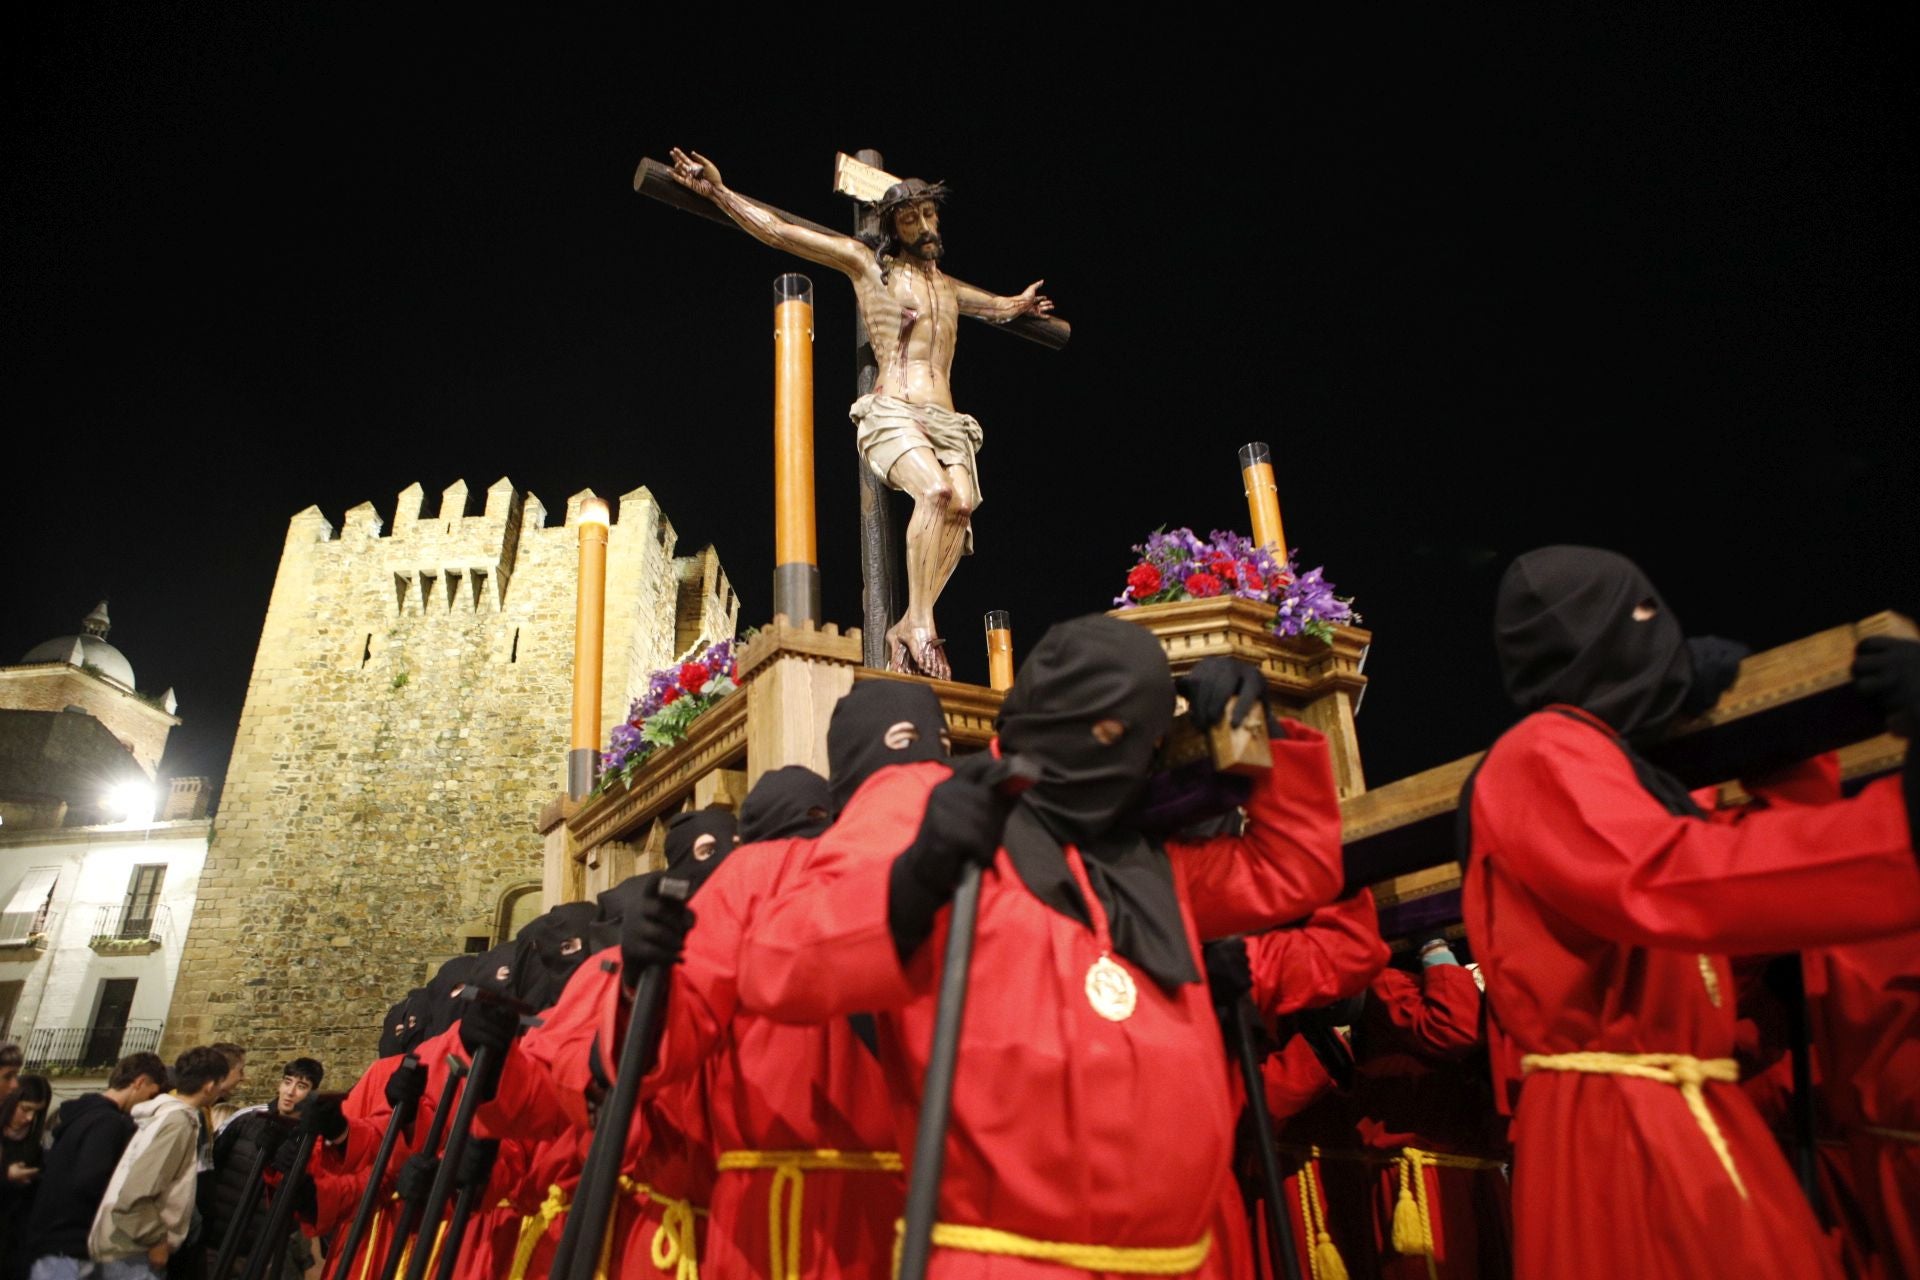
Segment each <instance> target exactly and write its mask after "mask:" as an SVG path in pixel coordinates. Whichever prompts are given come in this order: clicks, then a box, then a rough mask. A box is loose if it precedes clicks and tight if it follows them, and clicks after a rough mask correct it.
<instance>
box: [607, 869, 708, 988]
mask: <svg viewBox="0 0 1920 1280" xmlns="http://www.w3.org/2000/svg"><path fill="white" fill-rule="evenodd" d="M693 923H694V915H693V910H692V908H690V907H688V906H687V904H686V903H684V902H676V901H675V900H674V899H672V898H663V897H661V896H660V881H659V880H658V879H655V880H652V881H650V882H649V883H648V884H647V887H646V890H645V892H643V893H642V894H641V895H640V901H639V902H638V903H637V904H636V905H634V906H632V907H630V908H628V910H627V914H626V915H624V916H622V917H621V919H620V964H621V967H622V969H624V970H625V974H626V978H627V980H628V981H629V982H631V981H633V980H635V979H637V978H638V977H639V976H640V971H641V970H642V969H649V968H652V967H653V966H654V965H660V964H678V963H680V953H681V952H682V951H684V950H685V949H686V945H687V934H689V933H691V932H692V931H693Z"/></svg>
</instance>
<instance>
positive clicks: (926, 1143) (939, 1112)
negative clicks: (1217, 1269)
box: [898, 752, 1039, 1280]
mask: <svg viewBox="0 0 1920 1280" xmlns="http://www.w3.org/2000/svg"><path fill="white" fill-rule="evenodd" d="M963 771H965V772H971V773H972V774H973V775H974V776H975V777H977V778H979V779H980V780H981V781H984V782H986V783H987V784H988V785H989V786H991V787H992V788H993V789H994V791H995V792H996V793H997V794H998V795H999V796H1000V797H1001V799H1003V800H1005V801H1007V802H1009V804H1011V802H1012V801H1013V800H1015V799H1017V798H1018V797H1019V795H1020V793H1021V792H1022V791H1025V790H1026V789H1027V788H1028V787H1030V786H1032V785H1033V784H1034V782H1035V780H1037V779H1038V777H1039V772H1038V771H1037V770H1036V769H1033V768H1032V767H1031V766H1030V765H1028V764H1027V763H1026V762H1024V761H1022V760H1021V759H1020V758H1019V757H1018V756H1009V757H1006V758H1005V759H1000V760H996V759H994V758H993V757H991V756H989V755H988V754H986V753H985V752H981V753H980V754H978V755H975V756H971V757H969V758H968V759H967V760H964V761H962V762H961V764H960V767H959V768H958V769H956V770H955V771H954V772H955V774H956V776H957V775H959V774H960V773H962V772H963ZM980 870H981V869H980V866H979V864H977V863H973V864H969V865H968V867H967V869H966V870H965V871H963V872H961V874H960V886H959V888H957V889H955V890H954V891H953V915H952V917H951V918H950V919H949V920H948V922H947V952H946V955H945V957H944V958H943V960H942V962H941V970H940V998H939V1003H938V1004H937V1005H936V1006H935V1007H934V1016H933V1048H932V1052H931V1055H930V1056H929V1058H928V1059H927V1075H926V1079H924V1080H923V1081H921V1086H920V1123H919V1127H918V1128H917V1129H916V1130H915V1132H914V1135H913V1163H912V1165H911V1166H909V1171H908V1175H907V1178H908V1180H907V1208H906V1227H905V1234H904V1235H903V1236H902V1237H901V1242H900V1269H899V1272H898V1280H926V1274H927V1262H928V1260H929V1259H930V1258H931V1257H932V1256H933V1222H934V1217H935V1215H936V1214H937V1213H938V1212H939V1210H940V1174H941V1171H942V1169H943V1167H944V1166H945V1164H946V1160H947V1122H948V1120H949V1119H950V1118H951V1117H952V1114H953V1077H954V1071H955V1068H956V1067H957V1065H958V1063H959V1059H960V1031H961V1026H962V1024H963V1023H964V1022H965V1020H966V1016H967V979H968V977H969V970H970V969H971V967H972V964H973V934H974V926H975V925H976V924H977V923H978V922H979V919H980Z"/></svg>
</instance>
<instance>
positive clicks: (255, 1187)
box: [209, 1118, 287, 1280]
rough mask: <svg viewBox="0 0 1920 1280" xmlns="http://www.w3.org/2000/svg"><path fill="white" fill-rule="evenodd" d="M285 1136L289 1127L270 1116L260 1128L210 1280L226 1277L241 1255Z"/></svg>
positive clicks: (225, 1279) (222, 1279) (215, 1258)
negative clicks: (271, 1164) (269, 1168)
mask: <svg viewBox="0 0 1920 1280" xmlns="http://www.w3.org/2000/svg"><path fill="white" fill-rule="evenodd" d="M286 1136H287V1135H286V1130H285V1129H283V1128H281V1127H280V1126H278V1125H276V1124H274V1123H273V1121H272V1119H271V1118H269V1119H268V1122H267V1124H266V1126H265V1128H263V1129H262V1130H261V1133H260V1142H259V1144H258V1145H257V1146H256V1147H255V1149H254V1153H253V1163H252V1164H250V1165H248V1166H247V1180H246V1183H245V1184H244V1189H243V1190H242V1191H241V1192H240V1204H239V1207H238V1208H236V1209H235V1210H234V1211H233V1217H232V1218H231V1219H229V1220H228V1222H227V1234H226V1235H224V1236H222V1237H221V1239H220V1252H219V1253H218V1254H216V1255H215V1256H214V1262H213V1270H212V1271H211V1272H210V1273H209V1280H227V1272H229V1271H231V1270H232V1269H233V1260H234V1259H235V1258H237V1257H239V1256H240V1236H241V1233H242V1231H244V1230H245V1228H246V1224H247V1223H248V1222H249V1221H251V1220H252V1218H253V1211H254V1210H255V1209H256V1208H258V1207H259V1204H260V1193H261V1192H262V1191H263V1190H264V1189H265V1188H266V1185H267V1177H266V1174H267V1165H268V1163H269V1162H270V1161H271V1160H272V1159H273V1153H274V1152H275V1151H277V1150H279V1149H280V1140H281V1139H282V1138H284V1137H286Z"/></svg>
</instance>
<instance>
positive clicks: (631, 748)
mask: <svg viewBox="0 0 1920 1280" xmlns="http://www.w3.org/2000/svg"><path fill="white" fill-rule="evenodd" d="M739 677H740V664H739V663H738V662H737V661H736V660H735V659H734V656H733V641H731V640H722V641H720V642H719V643H718V644H712V645H708V646H707V649H706V652H704V653H702V654H701V655H700V656H699V657H696V658H691V659H689V660H688V661H686V662H682V663H678V664H676V665H674V666H671V667H662V668H660V670H658V671H656V672H654V673H653V674H652V675H650V676H648V677H647V691H646V692H645V693H643V694H641V695H640V696H639V697H638V698H635V699H634V700H633V705H632V706H630V707H628V708H627V718H626V721H625V723H622V724H617V725H615V726H613V732H612V733H610V734H609V735H607V749H606V750H605V751H604V752H602V753H601V755H600V782H599V785H598V786H596V787H595V788H594V793H595V794H596V795H597V794H599V793H600V792H602V791H607V790H611V789H612V787H613V785H614V784H615V783H616V782H618V783H620V784H622V785H624V786H631V785H632V781H633V774H634V771H635V770H636V769H638V768H639V767H640V766H641V764H642V763H644V762H645V761H646V759H647V757H648V756H650V755H652V754H653V752H654V751H655V749H656V748H660V747H670V746H672V745H673V744H674V743H676V742H678V741H680V740H681V739H682V738H684V737H686V736H687V730H688V729H689V728H691V727H692V725H693V722H694V720H695V719H696V718H698V717H699V715H700V713H701V712H702V711H705V710H706V709H707V708H708V707H711V706H712V705H713V704H714V703H716V702H718V701H720V699H722V698H724V697H726V696H727V695H728V694H730V693H732V692H733V691H734V690H735V689H736V688H738V687H739V686H738V685H737V684H736V683H735V682H736V681H737V680H738V679H739Z"/></svg>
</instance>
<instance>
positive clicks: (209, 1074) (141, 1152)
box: [87, 1048, 230, 1280]
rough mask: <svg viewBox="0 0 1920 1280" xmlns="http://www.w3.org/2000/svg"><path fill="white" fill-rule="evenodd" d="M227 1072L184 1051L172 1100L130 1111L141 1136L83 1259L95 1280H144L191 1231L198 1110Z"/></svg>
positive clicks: (110, 1187) (131, 1146) (205, 1054)
mask: <svg viewBox="0 0 1920 1280" xmlns="http://www.w3.org/2000/svg"><path fill="white" fill-rule="evenodd" d="M229 1071H230V1068H229V1066H228V1063H227V1060H226V1059H225V1058H224V1057H222V1056H221V1055H220V1054H219V1052H217V1051H216V1050H213V1049H209V1048H199V1049H189V1050H187V1051H186V1052H185V1053H183V1054H181V1055H180V1058H179V1060H178V1061H177V1062H175V1063H174V1065H173V1092H172V1093H165V1094H161V1095H160V1096H159V1097H157V1098H154V1099H153V1100H152V1101H150V1102H144V1103H141V1104H140V1105H138V1106H136V1107H135V1108H134V1109H133V1118H134V1119H135V1120H136V1121H138V1122H139V1125H140V1130H139V1132H138V1133H136V1134H134V1135H133V1140H132V1141H131V1142H129V1143H128V1144H127V1149H126V1152H125V1154H123V1155H122V1156H121V1157H120V1164H119V1166H118V1167H117V1168H115V1169H114V1171H113V1179H112V1181H111V1182H109V1183H108V1184H107V1193H106V1198H105V1199H104V1200H102V1201H101V1204H100V1211H99V1212H98V1213H97V1214H95V1215H94V1219H93V1229H92V1231H91V1232H89V1233H88V1235H87V1252H88V1253H89V1254H90V1255H92V1256H93V1257H94V1258H95V1259H98V1260H99V1262H100V1264H101V1265H100V1272H99V1275H100V1277H101V1280H151V1278H157V1277H158V1276H160V1275H162V1274H164V1273H165V1271H166V1266H167V1259H168V1258H169V1257H171V1256H172V1255H173V1253H174V1251H175V1250H176V1249H178V1248H179V1247H180V1246H181V1245H182V1244H183V1243H185V1241H186V1238H187V1232H188V1230H189V1228H190V1227H191V1226H192V1223H193V1202H194V1186H195V1173H196V1162H195V1152H196V1149H197V1147H198V1144H199V1131H200V1110H201V1109H202V1108H204V1107H208V1106H211V1105H212V1104H213V1101H214V1099H216V1098H217V1097H219V1095H220V1087H221V1084H222V1082H223V1081H224V1080H225V1079H226V1078H227V1075H228V1074H229Z"/></svg>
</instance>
